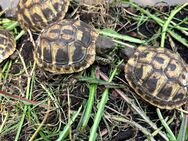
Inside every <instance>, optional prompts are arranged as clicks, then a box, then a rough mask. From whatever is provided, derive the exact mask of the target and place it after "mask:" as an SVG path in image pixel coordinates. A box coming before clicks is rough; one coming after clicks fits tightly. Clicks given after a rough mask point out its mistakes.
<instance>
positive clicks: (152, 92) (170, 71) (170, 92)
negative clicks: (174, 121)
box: [124, 46, 188, 109]
mask: <svg viewBox="0 0 188 141" xmlns="http://www.w3.org/2000/svg"><path fill="white" fill-rule="evenodd" d="M129 53H130V54H128V56H130V59H129V60H128V62H127V64H126V65H125V67H124V71H125V77H126V80H127V81H128V83H129V85H130V86H131V87H132V88H133V89H134V90H135V92H136V93H137V94H138V95H139V96H141V97H142V98H143V99H144V100H146V101H147V102H149V103H151V104H152V105H154V106H157V107H159V108H161V109H174V108H178V107H180V106H182V105H183V104H185V103H186V101H187V100H188V90H187V84H188V68H187V64H186V63H185V62H184V61H183V59H182V58H181V57H180V56H179V54H177V53H174V52H172V51H171V50H169V49H165V48H154V47H145V46H140V47H138V48H137V49H135V50H134V51H133V52H132V53H131V52H129ZM126 54H127V53H126Z"/></svg>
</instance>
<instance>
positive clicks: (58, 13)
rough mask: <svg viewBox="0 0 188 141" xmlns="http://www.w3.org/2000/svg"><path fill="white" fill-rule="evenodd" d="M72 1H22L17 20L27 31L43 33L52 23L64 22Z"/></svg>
mask: <svg viewBox="0 0 188 141" xmlns="http://www.w3.org/2000/svg"><path fill="white" fill-rule="evenodd" d="M69 4H70V0H20V1H19V3H18V6H17V9H16V11H17V12H16V13H17V20H18V22H19V23H20V25H21V27H22V28H24V29H25V30H27V29H30V30H31V31H37V32H39V31H41V30H42V29H43V28H44V27H46V26H47V25H49V24H50V23H52V22H54V21H58V20H62V19H63V18H64V17H65V14H66V12H67V10H68V6H69Z"/></svg>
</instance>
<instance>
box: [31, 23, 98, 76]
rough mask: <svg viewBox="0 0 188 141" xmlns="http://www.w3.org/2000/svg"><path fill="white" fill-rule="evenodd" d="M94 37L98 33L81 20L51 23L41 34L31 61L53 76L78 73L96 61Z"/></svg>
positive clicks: (95, 38)
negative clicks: (33, 60) (33, 59)
mask: <svg viewBox="0 0 188 141" xmlns="http://www.w3.org/2000/svg"><path fill="white" fill-rule="evenodd" d="M97 37H98V33H97V32H96V31H95V30H94V29H92V28H91V27H90V26H89V25H87V24H86V23H84V22H82V21H80V20H63V21H60V22H54V23H52V24H50V25H49V26H48V27H46V28H45V29H44V30H43V31H42V33H41V34H40V36H39V38H38V41H37V48H36V50H35V51H34V58H35V60H36V62H37V64H38V65H39V66H40V67H43V68H44V69H45V70H47V71H49V72H52V73H55V74H64V73H74V72H79V71H82V70H83V69H86V68H88V67H89V66H90V65H91V64H93V62H94V61H95V54H96V51H95V50H96V44H95V42H96V40H97Z"/></svg>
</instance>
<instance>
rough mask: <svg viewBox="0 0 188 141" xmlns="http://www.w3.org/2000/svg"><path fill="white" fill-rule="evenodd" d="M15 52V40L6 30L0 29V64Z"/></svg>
mask: <svg viewBox="0 0 188 141" xmlns="http://www.w3.org/2000/svg"><path fill="white" fill-rule="evenodd" d="M15 50H16V40H15V38H14V36H13V35H12V34H11V33H10V32H9V31H7V30H4V29H0V63H1V62H2V61H3V60H5V59H6V58H8V57H9V56H10V55H12V54H13V53H14V51H15Z"/></svg>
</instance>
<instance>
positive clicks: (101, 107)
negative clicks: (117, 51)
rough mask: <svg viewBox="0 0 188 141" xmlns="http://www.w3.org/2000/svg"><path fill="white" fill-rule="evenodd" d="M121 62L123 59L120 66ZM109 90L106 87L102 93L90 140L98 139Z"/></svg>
mask: <svg viewBox="0 0 188 141" xmlns="http://www.w3.org/2000/svg"><path fill="white" fill-rule="evenodd" d="M121 63H122V61H121V62H120V63H118V65H117V66H119V65H120V64H121ZM117 66H116V68H115V69H114V71H113V72H112V74H111V76H110V79H109V81H108V82H111V81H112V79H113V78H114V76H115V75H116V72H117ZM108 91H109V88H106V89H105V91H104V92H103V94H102V98H101V101H100V102H99V104H98V106H97V108H98V111H97V113H96V115H95V118H94V123H93V126H92V128H91V131H90V136H89V141H94V140H96V137H97V133H96V131H97V128H98V126H99V123H100V121H101V119H102V116H103V113H104V107H105V105H106V103H107V101H108Z"/></svg>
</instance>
